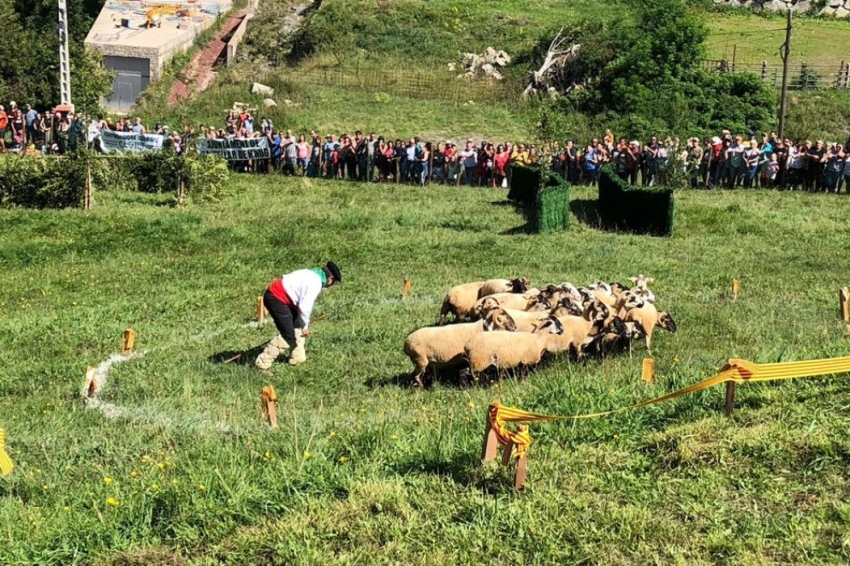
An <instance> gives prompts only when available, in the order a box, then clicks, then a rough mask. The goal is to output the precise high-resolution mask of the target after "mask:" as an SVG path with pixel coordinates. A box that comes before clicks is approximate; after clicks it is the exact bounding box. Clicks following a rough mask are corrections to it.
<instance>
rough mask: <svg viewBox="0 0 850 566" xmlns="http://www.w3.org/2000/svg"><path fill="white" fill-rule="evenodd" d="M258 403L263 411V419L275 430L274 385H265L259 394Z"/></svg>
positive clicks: (275, 399) (275, 406)
mask: <svg viewBox="0 0 850 566" xmlns="http://www.w3.org/2000/svg"><path fill="white" fill-rule="evenodd" d="M260 403H261V408H262V410H263V418H265V419H266V420H267V421H268V422H269V426H270V427H272V428H277V392H276V391H275V390H274V385H266V386H265V387H263V392H262V393H261V394H260Z"/></svg>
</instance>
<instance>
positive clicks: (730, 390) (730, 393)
mask: <svg viewBox="0 0 850 566" xmlns="http://www.w3.org/2000/svg"><path fill="white" fill-rule="evenodd" d="M737 390H738V384H737V383H735V382H734V381H727V382H726V411H725V413H726V416H727V417H731V416H732V411H734V410H735V392H736V391H737Z"/></svg>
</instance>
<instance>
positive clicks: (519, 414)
mask: <svg viewBox="0 0 850 566" xmlns="http://www.w3.org/2000/svg"><path fill="white" fill-rule="evenodd" d="M845 372H850V357H844V358H829V359H823V360H808V361H802V362H781V363H775V364H755V363H753V362H749V361H747V360H739V359H731V360H729V363H727V364H726V365H725V366H724V367H723V368H722V369H721V370H720V373H718V374H717V375H715V376H712V377H709V378H706V379H703V380H702V381H698V382H697V383H694V384H691V385H688V386H687V387H683V388H682V389H679V390H677V391H673V392H672V393H668V394H667V395H662V396H661V397H656V398H655V399H650V400H649V401H643V402H641V403H636V404H634V405H628V406H626V407H620V408H619V409H612V410H610V411H601V412H598V413H588V414H585V415H572V416H563V415H541V414H538V413H529V412H528V411H523V410H522V409H517V408H516V407H503V406H502V405H501V404H500V403H499V402H498V401H497V402H494V403H493V404H492V405H490V411H489V413H488V415H487V418H488V420H489V422H490V426H491V427H492V429H493V430H494V431H495V432H496V436H497V437H498V439H499V443H500V444H502V445H503V446H504V445H505V444H507V442H508V440H512V441H513V443H514V446H515V447H516V454H517V457H521V456H522V455H524V454H525V453H526V452H527V451H528V447H529V446H530V445H531V436H529V434H528V433H527V432H525V433H522V434H521V433H518V432H512V431H510V430H509V429H508V428H507V423H530V422H546V421H566V420H584V419H595V418H599V417H604V416H607V415H612V414H614V413H620V412H623V411H628V410H631V409H640V408H643V407H648V406H650V405H656V404H658V403H663V402H664V401H669V400H670V399H675V398H676V397H681V396H683V395H688V394H690V393H696V392H697V391H702V390H703V389H708V388H709V387H713V386H715V385H719V384H721V383H726V382H727V381H734V382H736V383H747V382H756V381H776V380H780V379H794V378H798V377H820V376H824V375H831V374H834V373H845Z"/></svg>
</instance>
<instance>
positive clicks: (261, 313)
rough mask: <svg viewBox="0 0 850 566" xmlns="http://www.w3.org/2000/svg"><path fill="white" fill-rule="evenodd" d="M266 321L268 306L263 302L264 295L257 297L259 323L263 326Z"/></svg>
mask: <svg viewBox="0 0 850 566" xmlns="http://www.w3.org/2000/svg"><path fill="white" fill-rule="evenodd" d="M265 322H266V306H265V305H264V304H263V297H257V324H258V325H259V326H262V325H263V324H265Z"/></svg>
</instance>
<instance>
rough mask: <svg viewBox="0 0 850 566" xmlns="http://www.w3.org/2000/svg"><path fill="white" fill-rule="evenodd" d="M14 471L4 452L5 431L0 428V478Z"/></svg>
mask: <svg viewBox="0 0 850 566" xmlns="http://www.w3.org/2000/svg"><path fill="white" fill-rule="evenodd" d="M13 469H15V464H13V463H12V459H11V458H9V454H8V453H7V452H6V430H5V429H2V428H0V476H8V475H9V474H11V473H12V470H13Z"/></svg>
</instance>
